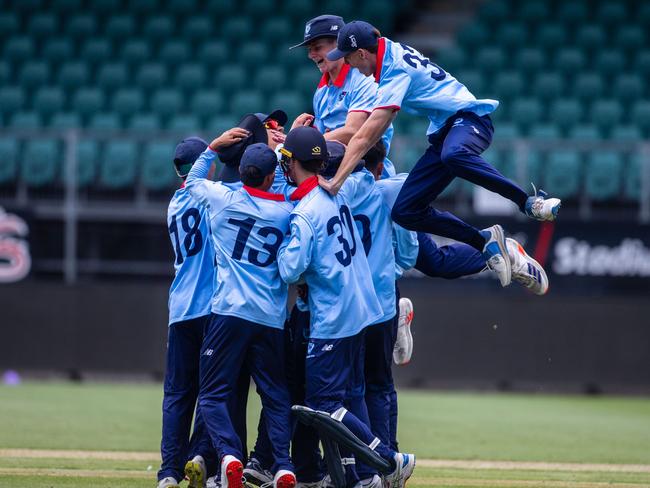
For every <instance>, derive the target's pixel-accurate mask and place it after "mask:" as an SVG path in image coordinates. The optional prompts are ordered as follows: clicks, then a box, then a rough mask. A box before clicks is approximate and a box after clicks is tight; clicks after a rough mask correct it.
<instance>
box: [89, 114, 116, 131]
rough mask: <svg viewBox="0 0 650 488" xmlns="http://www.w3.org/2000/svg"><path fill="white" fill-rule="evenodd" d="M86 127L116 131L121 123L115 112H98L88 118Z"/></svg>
mask: <svg viewBox="0 0 650 488" xmlns="http://www.w3.org/2000/svg"><path fill="white" fill-rule="evenodd" d="M88 128H89V129H92V130H97V131H102V132H107V131H116V130H119V129H121V128H122V124H121V122H120V118H119V117H118V115H117V114H114V113H100V114H95V115H93V116H92V117H91V118H90V122H89V123H88Z"/></svg>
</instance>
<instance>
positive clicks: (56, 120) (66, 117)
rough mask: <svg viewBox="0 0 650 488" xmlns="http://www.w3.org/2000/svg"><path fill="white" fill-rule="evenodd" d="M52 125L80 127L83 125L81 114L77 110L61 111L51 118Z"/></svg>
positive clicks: (62, 127)
mask: <svg viewBox="0 0 650 488" xmlns="http://www.w3.org/2000/svg"><path fill="white" fill-rule="evenodd" d="M49 125H50V127H53V128H56V129H61V130H63V129H78V128H80V127H81V126H82V123H81V118H80V117H79V114H77V113H75V112H59V113H56V114H54V115H53V116H52V118H51V119H50V124H49Z"/></svg>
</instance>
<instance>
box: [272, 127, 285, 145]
mask: <svg viewBox="0 0 650 488" xmlns="http://www.w3.org/2000/svg"><path fill="white" fill-rule="evenodd" d="M268 133H269V136H270V137H271V141H273V142H275V143H276V144H284V140H285V139H286V138H287V136H286V134H284V132H280V131H279V130H272V129H271V130H269V131H268Z"/></svg>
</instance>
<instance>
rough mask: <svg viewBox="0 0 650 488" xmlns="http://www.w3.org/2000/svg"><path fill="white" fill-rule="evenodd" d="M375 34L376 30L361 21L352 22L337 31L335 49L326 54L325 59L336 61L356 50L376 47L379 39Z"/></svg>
mask: <svg viewBox="0 0 650 488" xmlns="http://www.w3.org/2000/svg"><path fill="white" fill-rule="evenodd" d="M377 32H378V31H377V29H375V28H374V27H373V26H372V25H370V24H369V23H368V22H364V21H363V20H353V21H352V22H350V23H348V24H345V25H344V26H343V27H342V28H341V30H340V31H339V36H338V39H337V41H336V49H333V50H331V51H330V52H329V53H327V59H329V60H330V61H336V60H337V59H341V58H342V57H344V56H347V55H348V54H350V53H353V52H354V51H356V50H357V49H368V48H370V47H374V46H376V45H377V40H378V39H379V36H378V35H377Z"/></svg>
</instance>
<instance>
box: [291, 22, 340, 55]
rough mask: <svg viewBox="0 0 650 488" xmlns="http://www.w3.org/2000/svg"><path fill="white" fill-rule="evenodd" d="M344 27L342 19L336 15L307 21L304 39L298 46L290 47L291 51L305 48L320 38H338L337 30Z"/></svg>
mask: <svg viewBox="0 0 650 488" xmlns="http://www.w3.org/2000/svg"><path fill="white" fill-rule="evenodd" d="M344 25H345V22H344V21H343V18H342V17H339V16H338V15H319V16H318V17H314V18H313V19H311V20H309V21H307V24H306V25H305V37H304V40H303V41H302V42H301V43H300V44H296V45H295V46H291V47H290V48H289V49H293V48H296V47H300V46H305V45H306V44H309V43H310V42H311V41H313V40H315V39H319V38H321V37H334V38H336V37H337V36H338V33H339V30H341V28H342V27H343V26H344Z"/></svg>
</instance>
